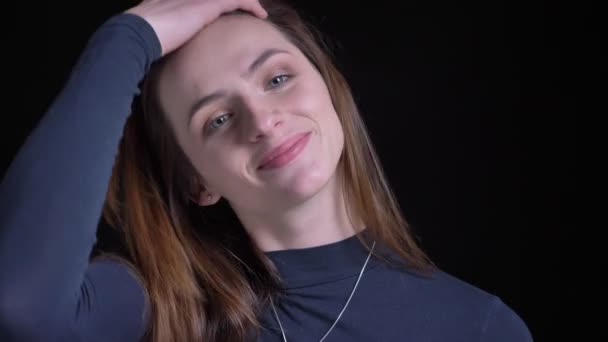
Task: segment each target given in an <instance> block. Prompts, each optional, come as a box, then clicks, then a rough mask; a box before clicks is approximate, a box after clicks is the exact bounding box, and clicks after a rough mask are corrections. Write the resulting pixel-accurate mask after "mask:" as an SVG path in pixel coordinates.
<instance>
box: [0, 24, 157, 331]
mask: <svg viewBox="0 0 608 342" xmlns="http://www.w3.org/2000/svg"><path fill="white" fill-rule="evenodd" d="M160 53H161V47H160V42H159V41H158V38H157V36H156V35H155V32H154V30H153V28H152V27H151V26H150V25H149V24H148V23H147V22H146V21H145V20H144V19H142V18H140V17H138V16H135V15H132V14H124V13H122V14H119V15H116V16H114V17H112V18H109V19H108V20H107V21H106V22H105V23H104V24H103V25H101V26H100V27H99V28H98V30H97V31H95V32H94V34H93V35H92V36H91V38H90V39H89V41H88V44H87V46H86V47H85V49H84V50H83V52H82V54H81V55H80V58H79V59H78V62H77V64H76V65H75V66H74V68H73V70H72V72H71V74H70V77H69V78H68V80H67V82H66V84H65V85H64V87H63V89H62V91H61V92H60V93H59V95H58V96H57V98H56V99H55V100H54V102H53V103H52V104H51V105H50V107H49V109H48V111H47V112H46V113H45V115H44V116H43V118H42V119H41V121H40V122H39V123H38V125H37V126H36V128H35V129H34V130H33V131H32V133H31V134H30V135H29V137H28V138H27V140H26V142H25V143H24V144H23V146H22V147H21V149H20V150H19V152H18V153H17V155H16V156H15V158H14V159H13V161H12V163H11V165H10V166H9V168H8V170H7V172H6V174H5V177H4V179H3V180H2V183H1V184H0V340H3V341H6V340H9V341H13V340H19V341H20V340H27V341H30V340H31V341H51V340H54V339H61V340H72V339H73V340H76V339H78V340H81V339H82V340H86V341H94V340H97V339H96V338H99V340H107V341H110V340H111V341H118V340H120V339H122V338H124V339H125V340H127V339H128V338H130V337H132V336H131V335H130V334H135V333H136V332H137V331H138V330H139V329H140V327H139V326H135V327H130V326H129V325H133V324H135V322H139V321H141V316H142V312H143V309H144V306H143V304H144V300H143V291H142V289H141V287H140V286H139V285H138V283H137V282H136V281H135V278H134V277H132V276H131V275H130V274H129V273H128V272H127V269H126V267H124V266H122V265H121V264H120V263H118V262H110V261H104V262H99V263H94V264H89V255H90V253H91V250H92V248H93V245H94V244H95V242H96V228H97V224H98V221H99V218H100V215H101V210H102V206H103V203H104V199H105V194H106V191H107V187H108V184H109V179H110V175H111V172H112V166H113V163H114V159H115V155H116V152H117V148H118V143H119V140H120V137H121V134H122V130H123V127H124V124H125V122H126V119H127V117H128V115H129V113H130V110H131V104H132V101H133V98H134V96H136V95H137V94H138V93H139V88H138V85H139V82H140V81H141V80H142V78H143V77H144V75H145V73H146V72H147V71H148V70H149V68H150V66H151V64H152V63H153V62H154V61H155V60H156V59H158V58H159V57H160ZM114 309H116V310H114ZM120 310H122V311H120ZM133 315H135V316H136V318H133V317H132V316H133ZM104 329H105V330H106V331H104ZM121 329H122V330H121ZM128 329H132V330H133V332H132V333H130V332H129V330H128ZM93 333H96V334H98V335H94V334H93ZM88 334H90V336H89V335H88ZM99 334H101V335H99ZM103 334H107V335H105V338H104V335H103ZM95 336H96V337H95ZM131 340H133V339H131Z"/></svg>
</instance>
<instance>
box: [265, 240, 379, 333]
mask: <svg viewBox="0 0 608 342" xmlns="http://www.w3.org/2000/svg"><path fill="white" fill-rule="evenodd" d="M375 246H376V241H374V244H373V245H372V248H371V249H370V251H369V254H368V255H367V259H366V260H365V263H364V264H363V267H362V268H361V271H360V272H359V277H358V278H357V282H356V283H355V286H354V287H353V290H352V292H351V293H350V296H349V297H348V300H347V301H346V304H344V307H343V308H342V311H340V314H339V315H338V318H336V320H335V321H334V324H332V326H331V327H330V328H329V330H327V332H326V333H325V335H324V336H323V337H322V338H321V340H320V341H319V342H323V340H325V338H326V337H327V335H329V333H330V332H331V331H332V329H333V328H334V327H335V326H336V324H337V323H338V320H340V317H342V314H343V313H344V311H345V310H346V307H347V306H348V303H350V300H351V298H353V295H354V294H355V290H356V289H357V286H358V285H359V280H361V276H362V275H363V271H365V267H366V266H367V262H368V261H369V258H370V257H371V256H372V251H373V250H374V247H375ZM270 305H271V306H272V311H273V312H274V317H275V318H276V320H277V323H279V328H281V334H282V335H283V341H284V342H287V337H285V331H284V330H283V325H282V324H281V320H280V319H279V315H278V314H277V310H276V309H275V307H274V303H273V302H272V298H270Z"/></svg>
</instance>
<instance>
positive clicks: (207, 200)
mask: <svg viewBox="0 0 608 342" xmlns="http://www.w3.org/2000/svg"><path fill="white" fill-rule="evenodd" d="M201 182H202V181H201V180H200V179H193V180H192V181H191V183H190V184H191V186H190V187H191V190H190V193H191V194H192V195H191V197H190V200H191V201H192V202H194V203H196V204H198V205H200V206H207V205H213V204H215V203H217V201H219V200H220V196H219V195H216V194H214V193H213V192H212V191H210V190H209V189H206V188H205V187H204V186H203V185H201Z"/></svg>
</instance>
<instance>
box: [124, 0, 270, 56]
mask: <svg viewBox="0 0 608 342" xmlns="http://www.w3.org/2000/svg"><path fill="white" fill-rule="evenodd" d="M237 9H242V10H245V11H249V12H251V13H252V14H254V15H255V16H257V17H259V18H261V19H264V18H266V16H267V13H266V11H265V10H264V8H263V7H262V5H260V3H259V0H144V1H142V2H141V3H140V4H139V5H137V6H135V7H132V8H130V9H128V10H126V11H125V13H131V14H135V15H138V16H140V17H142V18H143V19H145V20H146V21H147V22H148V23H149V24H150V25H151V26H152V28H153V29H154V32H156V35H157V37H158V39H159V41H160V45H161V48H162V56H164V55H166V54H168V53H170V52H171V51H173V50H175V49H177V48H179V47H180V46H181V45H183V44H184V43H185V42H187V41H188V40H190V38H192V37H193V36H194V35H195V34H196V33H197V32H198V31H200V30H201V29H202V28H203V27H204V26H205V25H208V24H209V23H211V22H212V21H214V20H215V19H217V18H218V17H219V16H220V15H221V14H223V13H226V12H231V11H234V10H237Z"/></svg>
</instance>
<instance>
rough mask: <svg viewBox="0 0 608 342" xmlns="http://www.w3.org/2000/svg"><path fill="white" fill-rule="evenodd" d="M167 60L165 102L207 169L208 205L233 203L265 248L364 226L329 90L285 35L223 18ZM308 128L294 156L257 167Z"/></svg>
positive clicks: (309, 242) (204, 196)
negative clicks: (347, 197) (344, 176)
mask: <svg viewBox="0 0 608 342" xmlns="http://www.w3.org/2000/svg"><path fill="white" fill-rule="evenodd" d="M271 50H273V51H274V52H270V53H269V52H268V51H271ZM265 52H266V57H267V58H264V59H263V60H261V63H258V67H257V68H255V70H254V71H253V72H250V71H251V70H249V68H250V66H251V65H252V63H254V61H255V60H256V59H258V58H259V57H260V56H262V55H264V54H265ZM169 58H170V59H169V60H168V63H167V65H166V67H165V68H164V69H163V71H162V73H161V77H160V84H159V91H160V102H161V106H162V107H163V110H164V112H165V113H166V115H167V117H168V120H169V122H170V124H171V126H172V129H173V130H174V131H175V135H176V137H177V140H178V143H179V145H180V146H181V147H182V149H183V150H184V152H185V154H186V155H187V157H188V158H189V159H190V160H191V162H192V164H193V165H194V167H195V168H196V170H197V171H198V173H199V176H200V183H201V184H203V188H201V189H194V190H195V191H196V192H198V193H199V194H200V196H199V198H198V199H197V202H198V203H199V204H200V205H213V204H214V203H216V202H217V201H218V200H219V198H220V197H224V198H226V199H227V200H228V202H229V203H230V205H231V207H232V208H233V210H234V211H235V213H236V214H237V216H238V217H239V219H240V220H241V222H242V224H243V225H244V227H245V229H246V230H247V232H248V233H249V234H250V236H252V238H253V240H254V241H255V243H256V244H257V245H258V246H259V247H260V248H261V249H262V250H263V251H274V250H284V249H294V248H306V247H313V246H319V245H323V244H328V243H332V242H337V241H340V240H342V239H345V238H347V237H350V236H352V235H353V234H354V233H355V232H357V231H359V230H360V229H361V228H362V227H361V226H359V227H355V226H354V225H353V223H351V222H350V220H349V219H348V217H347V215H346V209H345V203H344V199H343V196H342V193H343V192H342V190H341V189H340V186H339V184H340V182H339V180H338V174H337V172H336V166H337V164H338V161H339V159H340V156H341V153H342V151H343V147H344V135H343V131H342V126H341V124H340V121H339V120H338V116H337V114H336V111H335V109H334V107H333V104H332V101H331V98H330V95H329V92H328V89H327V86H326V85H325V83H324V81H323V79H322V77H321V75H320V74H319V72H318V71H317V70H316V69H315V68H314V67H313V65H312V64H311V63H310V62H309V61H308V59H307V58H306V57H305V56H304V55H303V54H302V52H301V51H299V50H298V48H297V47H295V46H294V45H293V44H291V43H290V42H289V41H288V40H287V39H286V38H285V37H284V36H283V35H282V34H281V33H280V32H279V31H278V30H277V29H275V28H274V27H273V26H272V25H271V24H269V23H268V22H266V21H264V20H262V19H260V18H256V17H254V16H251V15H228V16H222V17H220V18H219V19H217V20H215V21H213V22H212V23H211V24H209V25H208V26H207V27H205V28H204V29H203V30H201V31H200V32H198V33H197V34H196V35H194V37H193V38H192V39H191V40H190V41H188V42H187V43H186V44H185V45H183V46H182V47H181V48H180V49H179V50H177V51H176V52H175V54H173V55H171V56H170V57H169ZM258 61H260V60H259V59H258ZM216 92H220V94H221V95H220V96H217V97H215V98H214V99H212V100H210V101H207V102H206V103H205V105H203V106H202V107H200V108H198V109H197V110H194V111H193V115H192V116H191V111H192V108H193V104H194V103H195V102H197V100H200V99H201V98H204V97H206V96H208V95H211V94H214V93H216ZM305 132H311V134H310V138H309V140H308V143H307V144H306V146H305V147H304V148H303V150H302V151H301V152H300V153H299V155H298V156H297V157H296V158H295V159H294V160H292V161H291V162H289V163H288V164H287V165H285V166H283V167H281V168H278V169H273V170H259V169H258V166H259V165H260V162H261V159H262V157H263V155H264V154H265V153H266V152H267V151H269V150H270V149H272V148H273V147H276V146H278V145H279V144H281V143H282V142H284V141H285V140H286V139H288V138H290V137H293V136H294V135H296V134H299V133H305ZM209 195H211V196H210V197H211V198H209Z"/></svg>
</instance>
